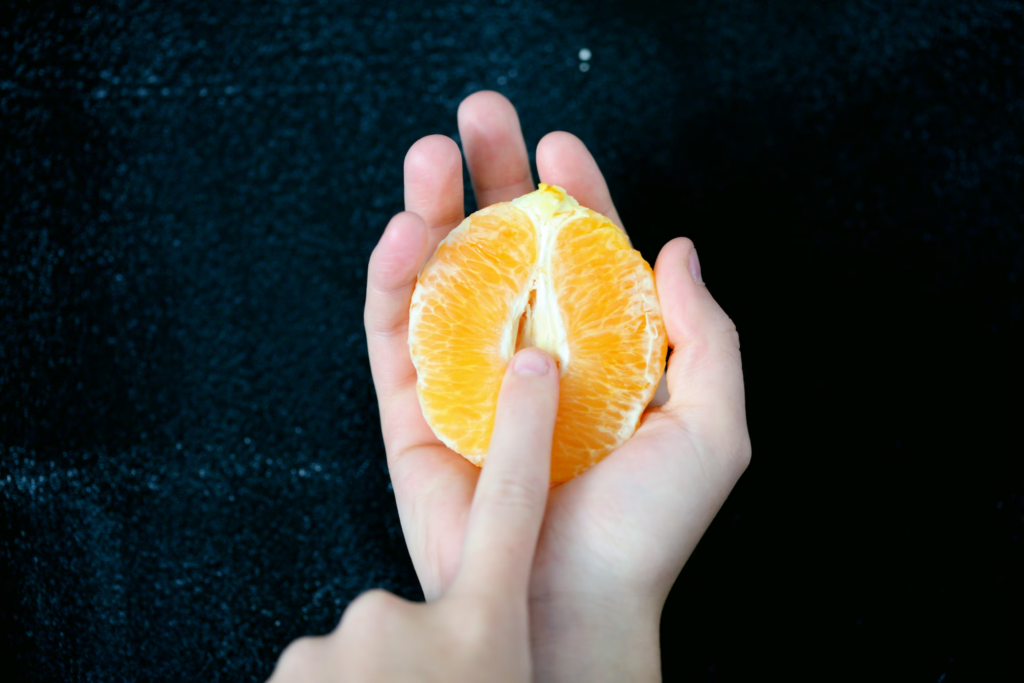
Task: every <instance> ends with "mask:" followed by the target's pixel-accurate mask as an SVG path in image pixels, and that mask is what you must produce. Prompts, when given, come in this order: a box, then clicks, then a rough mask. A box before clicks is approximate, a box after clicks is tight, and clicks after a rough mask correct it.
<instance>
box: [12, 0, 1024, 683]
mask: <svg viewBox="0 0 1024 683" xmlns="http://www.w3.org/2000/svg"><path fill="white" fill-rule="evenodd" d="M893 4H894V5H898V7H888V6H887V5H886V4H884V3H874V2H866V1H864V2H829V3H820V4H819V5H818V6H817V7H816V8H814V9H811V8H810V7H809V5H806V4H803V3H801V4H799V6H796V5H794V4H793V3H788V2H755V1H754V0H749V1H746V2H743V1H732V2H684V3H678V4H675V3H673V4H669V3H660V4H659V3H654V4H649V5H643V4H638V3H617V2H610V1H605V2H597V3H584V2H576V3H563V4H557V3H545V2H529V1H525V0H524V1H522V2H516V3H511V2H502V1H501V0H493V1H489V2H462V3H454V4H452V3H434V2H403V3H388V4H387V5H382V6H379V7H370V6H367V4H365V3H359V4H357V3H328V2H318V3H317V2H303V1H291V2H282V3H277V4H267V5H266V6H264V5H262V4H257V3H249V4H243V3H235V2H219V3H206V2H158V3H142V4H138V5H136V4H135V3H127V2H123V3H116V2H115V3H95V4H91V3H80V4H74V3H60V4H51V3H41V2H14V3H11V2H7V3H4V4H3V5H2V10H0V12H2V14H0V17H2V23H0V150H2V151H0V153H2V155H3V156H2V171H0V173H2V185H0V207H2V220H3V225H2V234H0V449H2V461H0V514H2V527H0V529H2V537H0V572H2V574H0V596H2V598H0V599H2V601H3V602H2V604H0V627H2V629H3V631H4V632H5V635H4V639H3V641H2V642H3V650H2V652H0V656H2V657H3V662H2V664H0V666H2V668H3V670H4V671H5V672H13V676H10V677H8V676H7V674H6V673H5V680H26V681H55V680H139V681H143V680H199V679H202V680H261V679H263V678H265V677H266V676H267V675H268V674H269V672H270V670H271V668H272V666H273V663H274V661H275V659H276V656H277V654H278V653H279V651H280V649H281V648H282V647H283V646H284V645H285V644H286V643H287V642H288V641H290V640H291V639H293V638H295V637H297V636H299V635H302V634H306V633H312V632H326V631H328V630H329V629H331V628H332V627H333V626H334V624H335V623H336V621H337V619H338V617H339V616H340V614H341V612H342V610H343V609H344V607H345V605H346V604H347V603H348V601H349V600H351V599H352V598H353V597H354V596H355V595H357V594H358V593H359V592H360V591H362V590H364V589H366V588H369V587H372V586H383V587H385V588H388V589H391V590H394V591H396V592H398V593H400V594H402V595H405V596H408V597H411V598H416V597H419V596H420V593H419V589H418V587H417V584H416V580H415V575H414V574H413V572H412V568H411V565H410V563H409V561H408V556H407V553H406V551H405V547H404V543H403V540H402V535H401V531H400V528H399V526H398V522H397V515H396V513H395V510H394V503H393V499H392V495H391V493H390V491H389V487H388V480H387V474H386V467H385V463H384V458H383V450H382V447H381V443H380V437H379V425H378V422H377V417H376V406H375V403H374V394H373V389H372V386H371V384H370V379H369V371H368V368H367V363H366V350H365V342H364V338H363V335H362V327H361V309H362V297H363V281H364V278H365V263H366V260H367V257H368V255H369V253H370V250H371V248H372V246H373V244H374V243H375V241H376V239H377V237H378V236H379V234H380V232H381V231H382V229H383V227H384V225H385V223H386V221H387V219H388V218H389V217H390V215H391V214H393V213H394V212H396V211H398V210H400V209H401V208H402V207H401V201H402V186H401V166H402V158H403V155H404V153H405V150H406V149H407V148H408V146H409V145H410V144H411V143H412V142H414V141H415V140H416V139H417V138H418V137H420V136H422V135H426V134H428V133H434V132H440V133H446V134H449V135H453V136H455V135H457V131H456V128H455V109H456V107H457V105H458V103H459V101H460V100H461V99H462V98H463V97H464V96H466V95H468V94H469V93H471V92H474V91H476V90H478V89H481V88H493V89H498V90H500V91H501V92H504V93H505V94H507V95H508V96H509V97H510V98H511V99H512V100H513V102H514V103H515V104H516V105H517V107H518V109H519V113H520V117H521V119H522V121H523V125H524V129H525V133H526V137H527V142H528V145H529V146H530V148H531V150H532V148H533V146H534V145H535V144H536V141H537V140H538V139H539V138H540V137H541V136H542V135H543V134H544V133H545V132H547V131H549V130H552V129H565V130H570V131H573V132H575V133H576V134H577V135H579V136H580V137H581V138H583V140H584V141H585V142H586V143H587V144H588V145H589V146H590V148H591V149H592V151H593V152H594V154H595V156H596V157H597V159H598V162H599V163H600V164H601V165H602V168H603V169H604V170H605V172H606V175H607V176H608V178H609V182H610V185H611V189H612V191H613V194H614V196H615V197H616V200H617V202H618V204H619V208H620V210H621V213H622V215H623V218H624V221H625V222H626V225H627V228H628V229H629V230H630V231H631V234H632V236H633V240H634V243H635V244H636V245H637V246H638V248H640V249H641V250H642V251H643V252H644V254H645V255H646V256H647V258H648V260H651V261H653V259H654V256H655V255H656V254H657V250H658V248H659V247H660V246H661V244H662V243H664V242H665V241H667V240H668V239H669V238H670V237H672V236H675V235H677V234H685V235H688V236H690V237H692V238H693V239H694V240H695V242H696V244H697V247H698V249H699V251H700V254H701V260H702V265H703V270H704V275H705V279H706V280H707V281H708V283H709V285H710V287H711V288H712V291H713V292H714V293H715V294H716V296H717V297H718V298H719V300H720V301H721V302H722V303H723V305H724V306H725V307H726V309H727V310H728V311H729V312H730V313H731V314H732V315H733V317H734V319H735V320H736V321H737V324H738V326H739V329H740V331H741V334H742V335H743V344H744V362H745V369H746V376H747V382H748V406H749V417H750V425H751V433H752V438H753V443H754V461H753V465H752V467H751V469H750V471H749V472H748V474H747V475H746V476H745V478H744V479H743V481H742V482H741V484H740V486H739V488H738V489H737V491H736V492H735V494H734V495H733V497H732V498H731V499H730V501H729V502H728V503H727V505H726V507H725V509H724V510H723V512H722V514H721V515H720V516H719V518H718V519H717V520H716V522H715V524H714V525H713V526H712V528H711V530H710V531H709V533H708V535H707V536H706V537H705V539H704V541H703V542H702V544H701V546H700V547H699V548H698V550H697V552H696V554H695V555H694V557H693V559H692V560H691V562H690V564H689V565H688V566H687V568H686V569H685V570H684V572H683V574H682V577H681V579H680V581H679V582H678V583H677V585H676V588H675V590H674V591H673V594H672V596H671V598H670V600H669V604H668V606H667V608H666V612H665V616H664V620H663V648H664V666H665V675H666V679H667V680H676V679H677V678H678V679H681V678H683V676H684V675H685V676H686V678H687V680H723V681H724V680H755V676H756V677H757V679H761V678H764V677H765V676H766V675H769V677H773V678H774V677H776V676H775V674H779V675H782V676H784V677H785V678H787V679H801V678H808V677H813V678H816V679H818V680H820V679H821V677H822V676H823V675H825V674H827V676H826V677H828V678H836V677H839V678H843V677H845V676H847V675H849V676H851V677H862V679H867V680H879V679H884V678H890V679H895V678H897V677H899V676H901V675H904V674H906V675H907V678H906V680H933V681H934V680H945V681H947V682H951V681H959V680H971V681H977V680H987V681H1020V680H1024V663H1022V654H1021V648H1020V645H1021V643H1022V642H1024V601H1022V576H1024V551H1022V539H1021V534H1022V531H1024V497H1022V496H1024V485H1022V468H1021V464H1022V457H1021V456H1022V453H1024V437H1022V428H1021V416H1022V413H1024V397H1022V379H1024V377H1022V367H1021V349H1022V348H1024V338H1022V334H1021V295H1020V288H1021V286H1022V284H1021V282H1020V279H1021V276H1022V275H1024V273H1022V270H1024V268H1022V258H1024V247H1022V242H1021V238H1022V226H1024V213H1022V211H1024V208H1022V192H1021V189H1022V187H1024V184H1022V178H1021V176H1022V172H1024V140H1022V132H1021V131H1022V128H1021V121H1022V117H1024V10H1022V9H1021V6H1020V4H1019V3H1014V2H959V3H954V2H941V1H935V2H925V1H922V0H916V1H914V2H904V3H893ZM584 47H585V48H588V49H589V50H590V51H591V52H592V55H593V56H592V57H591V59H590V60H589V64H590V69H589V71H586V72H583V71H581V70H580V68H579V67H580V63H581V62H580V58H579V50H580V49H581V48H584ZM666 200H668V201H672V202H675V204H674V205H673V206H672V207H661V206H659V205H658V202H664V201H666ZM670 209H671V210H670Z"/></svg>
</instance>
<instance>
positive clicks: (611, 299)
mask: <svg viewBox="0 0 1024 683" xmlns="http://www.w3.org/2000/svg"><path fill="white" fill-rule="evenodd" d="M539 188H540V189H538V190H537V191H535V192H531V193H529V194H526V195H523V196H522V197H519V198H518V199H515V200H513V201H511V202H502V203H500V204H494V205H492V206H488V207H487V208H485V209H481V210H480V211H477V212H476V213H474V214H472V215H470V216H469V217H468V218H466V219H465V220H464V221H463V222H462V223H461V224H460V225H459V226H458V227H457V228H455V229H454V230H452V232H451V233H449V235H448V236H447V237H446V238H445V239H444V241H443V242H441V244H440V245H439V246H438V247H437V250H436V251H435V252H434V254H433V256H432V257H431V258H430V260H429V261H428V262H427V263H426V265H424V266H423V269H422V270H421V271H420V274H419V276H418V278H417V282H416V288H415V290H414V291H413V296H412V303H411V305H410V309H409V349H410V352H411V354H412V361H413V364H414V365H415V367H416V373H417V382H416V391H417V394H418V396H419V400H420V405H421V407H422V408H423V416H424V417H425V418H426V420H427V423H428V424H429V425H430V427H431V429H433V431H434V434H436V435H437V437H438V438H439V439H440V440H441V441H442V442H443V443H444V444H445V445H447V446H448V447H449V448H451V449H452V450H454V451H455V452H457V453H460V454H462V455H463V456H464V457H465V458H466V459H467V460H469V461H470V462H472V463H474V464H475V465H477V466H482V465H483V462H484V459H485V458H486V455H487V449H488V446H489V444H490V439H491V432H492V430H493V428H494V415H495V410H496V407H497V400H498V392H499V390H500V389H501V382H502V378H503V377H504V374H505V368H506V367H507V365H508V363H509V361H510V360H511V359H512V356H513V355H514V354H515V352H516V351H517V350H518V349H521V348H525V347H528V346H536V347H539V348H541V349H543V350H545V351H547V352H548V353H550V354H551V355H552V356H553V357H554V359H555V361H556V363H557V365H558V370H559V376H560V378H559V383H560V384H559V390H560V393H559V404H558V416H557V418H556V422H555V432H554V438H553V442H552V451H551V481H552V483H560V482H564V481H568V480H569V479H572V478H573V477H575V476H576V475H578V474H580V473H581V472H583V471H585V470H586V469H587V468H589V467H591V466H592V465H594V464H595V463H596V462H598V461H600V460H601V459H602V458H604V457H605V456H607V455H608V454H609V453H611V452H612V451H613V450H615V449H616V448H618V447H619V446H620V445H622V443H623V442H625V441H626V439H628V438H629V437H630V436H632V434H633V432H634V431H635V430H636V427H637V425H638V424H639V421H640V418H641V415H642V414H643V411H644V408H645V407H646V406H647V404H648V403H649V402H650V400H651V398H652V397H653V395H654V391H655V389H656V388H657V385H658V381H659V379H660V378H661V374H662V372H663V370H664V368H665V355H666V352H667V349H668V338H667V336H666V334H665V326H664V324H663V322H662V317H661V307H660V306H659V304H658V297H657V292H656V290H655V285H654V273H653V272H652V271H651V267H650V265H648V263H647V262H646V261H645V260H644V259H643V257H642V256H641V255H640V253H639V252H638V251H636V250H634V249H633V248H632V246H631V245H630V242H629V238H628V237H627V236H626V233H625V232H624V231H623V230H622V229H621V228H619V227H618V226H617V225H615V224H614V223H613V222H612V221H611V220H609V219H608V218H606V217H605V216H602V215H601V214H599V213H597V212H596V211H591V210H590V209H587V208H584V207H582V206H580V205H579V203H578V202H577V201H576V200H575V199H573V198H572V197H570V196H569V195H567V194H566V193H565V191H564V190H563V189H562V188H560V187H557V186H554V185H545V184H543V183H541V184H540V186H539Z"/></svg>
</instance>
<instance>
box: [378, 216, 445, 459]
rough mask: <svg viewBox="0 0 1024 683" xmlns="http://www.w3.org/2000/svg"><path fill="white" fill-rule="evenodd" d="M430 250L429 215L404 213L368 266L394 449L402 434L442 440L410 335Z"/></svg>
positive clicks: (384, 418)
mask: <svg viewBox="0 0 1024 683" xmlns="http://www.w3.org/2000/svg"><path fill="white" fill-rule="evenodd" d="M426 250H427V227H426V224H425V223H424V222H423V219H422V218H420V217H419V216H417V215H416V214H414V213H408V212H404V213H400V214H398V215H396V216H395V217H394V218H392V219H391V222H389V223H388V226H387V228H386V229H385V230H384V234H383V235H382V236H381V238H380V242H378V243H377V247H376V248H375V249H374V250H373V253H372V254H371V255H370V264H369V266H368V268H367V277H366V305H365V307H364V309H363V324H364V326H365V328H366V346H367V351H368V353H369V356H370V372H371V374H372V375H373V384H374V387H375V388H376V391H377V401H378V403H379V405H380V412H381V428H382V431H383V432H384V442H385V445H387V446H388V447H389V448H388V450H389V453H390V452H394V451H397V450H399V447H400V446H403V445H404V444H401V445H400V444H395V443H394V437H396V436H398V435H400V436H401V437H402V438H403V439H404V440H405V442H406V443H407V444H411V443H434V442H436V437H434V435H433V433H432V432H431V431H430V428H429V427H428V426H427V424H426V422H425V421H424V420H423V416H422V411H420V410H419V402H418V399H417V398H416V368H415V367H414V366H413V364H412V358H411V357H410V355H409V338H408V335H409V302H410V299H411V298H412V291H413V287H415V285H416V274H417V272H418V271H419V268H420V264H422V263H423V260H424V258H425V254H426ZM417 416H418V419H417ZM395 418H401V421H402V424H400V425H394V428H392V423H393V422H394V419H395Z"/></svg>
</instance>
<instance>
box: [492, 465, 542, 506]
mask: <svg viewBox="0 0 1024 683" xmlns="http://www.w3.org/2000/svg"><path fill="white" fill-rule="evenodd" d="M489 493H490V496H489V498H490V500H491V501H492V503H493V504H495V505H499V506H501V507H503V508H509V509H512V510H533V509H535V508H537V507H538V506H540V505H541V503H542V502H543V497H544V495H545V494H546V491H543V490H541V487H540V486H538V485H537V484H536V483H535V482H532V481H528V480H526V479H524V478H523V477H520V476H515V475H512V474H507V475H503V476H500V477H498V478H497V479H496V480H495V481H494V482H493V483H492V484H491V490H490V492H489Z"/></svg>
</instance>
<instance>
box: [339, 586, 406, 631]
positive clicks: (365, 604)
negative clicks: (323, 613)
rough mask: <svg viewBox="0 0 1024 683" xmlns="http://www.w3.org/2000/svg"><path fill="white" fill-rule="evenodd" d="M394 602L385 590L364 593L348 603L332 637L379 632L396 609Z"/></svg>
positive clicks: (375, 589)
mask: <svg viewBox="0 0 1024 683" xmlns="http://www.w3.org/2000/svg"><path fill="white" fill-rule="evenodd" d="M396 601H397V598H396V597H395V596H393V595H392V594H391V593H388V592H387V591H385V590H381V589H379V588H374V589H372V590H368V591H366V592H365V593H363V594H362V595H360V596H359V597H357V598H356V599H355V600H353V601H352V602H351V603H349V606H348V607H347V608H346V609H345V613H344V614H342V616H341V623H340V624H339V625H338V628H337V629H335V631H334V633H332V637H336V636H339V635H341V634H343V633H348V632H352V633H354V634H360V635H364V634H367V633H376V632H379V631H380V630H381V629H382V628H384V627H385V625H386V623H387V621H388V618H389V617H390V615H391V614H393V612H394V610H395V609H396Z"/></svg>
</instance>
